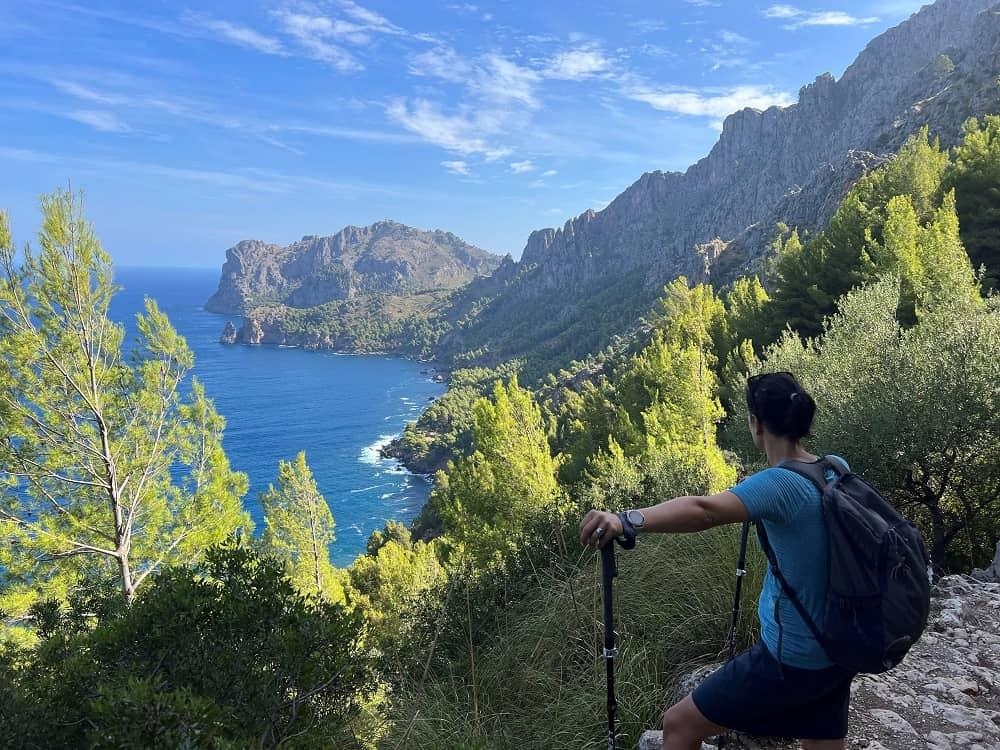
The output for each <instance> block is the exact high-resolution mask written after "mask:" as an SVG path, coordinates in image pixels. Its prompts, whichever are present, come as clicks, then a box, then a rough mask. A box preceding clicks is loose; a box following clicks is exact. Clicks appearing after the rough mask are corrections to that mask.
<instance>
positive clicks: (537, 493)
mask: <svg viewBox="0 0 1000 750" xmlns="http://www.w3.org/2000/svg"><path fill="white" fill-rule="evenodd" d="M473 419H474V426H473V428H472V444H473V446H474V450H473V451H472V453H471V454H470V455H468V456H466V457H463V458H460V459H459V460H458V461H455V462H452V463H449V465H448V469H447V471H444V472H438V476H437V485H436V487H435V489H434V492H433V494H432V496H431V503H432V505H433V506H434V508H435V509H436V510H437V512H438V513H439V515H440V516H441V518H442V519H443V520H444V523H445V529H446V531H447V533H448V534H449V535H450V536H451V537H453V538H454V539H455V540H457V541H458V542H459V543H460V544H463V545H465V547H466V548H467V549H468V550H469V552H470V554H471V555H472V557H473V558H475V559H478V560H480V561H483V562H485V561H488V560H490V559H492V558H494V557H495V556H496V555H497V554H498V553H501V552H502V551H504V550H507V549H510V548H512V547H514V546H516V545H517V543H518V541H519V538H520V534H521V532H522V531H523V530H524V529H525V528H526V526H527V525H528V523H529V522H530V521H531V520H533V519H535V518H536V517H538V516H539V515H540V514H542V513H546V512H547V513H555V512H556V511H557V510H558V505H559V500H560V499H561V492H560V489H559V485H558V483H557V482H556V468H557V463H556V461H555V460H554V459H553V457H552V455H551V453H550V452H549V443H548V437H547V433H546V429H545V423H544V421H543V419H542V414H541V410H540V409H539V408H538V405H537V404H535V402H534V400H533V399H532V396H531V393H530V391H528V390H526V389H524V388H521V387H520V386H519V385H518V383H517V378H512V379H511V380H510V382H509V383H507V384H506V385H505V384H503V383H502V382H499V381H498V382H497V384H496V387H495V388H494V390H493V399H492V400H489V399H485V398H483V399H480V400H479V401H477V402H476V404H475V406H474V407H473Z"/></svg>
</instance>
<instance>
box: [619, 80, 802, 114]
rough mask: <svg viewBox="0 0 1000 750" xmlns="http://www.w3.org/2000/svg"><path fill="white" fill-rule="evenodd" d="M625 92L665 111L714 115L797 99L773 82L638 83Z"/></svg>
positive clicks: (781, 105) (777, 104) (782, 104)
mask: <svg viewBox="0 0 1000 750" xmlns="http://www.w3.org/2000/svg"><path fill="white" fill-rule="evenodd" d="M626 95H627V96H628V97H629V98H630V99H635V100H636V101H640V102H645V103H646V104H648V105H650V106H651V107H654V108H655V109H659V110H662V111H664V112H673V113H675V114H679V115H690V116H694V117H711V118H715V119H718V118H722V117H725V116H726V115H728V114H731V113H732V112H736V111H738V110H741V109H744V108H746V107H752V108H753V109H761V110H763V109H767V108H768V107H772V106H779V107H787V106H788V105H790V104H792V103H793V102H794V101H795V100H794V99H793V98H792V96H791V94H789V93H787V92H785V91H780V90H778V89H775V88H773V87H771V86H735V87H732V88H728V89H718V88H712V89H683V88H673V89H654V88H641V87H637V88H634V89H632V90H630V91H628V92H627V93H626Z"/></svg>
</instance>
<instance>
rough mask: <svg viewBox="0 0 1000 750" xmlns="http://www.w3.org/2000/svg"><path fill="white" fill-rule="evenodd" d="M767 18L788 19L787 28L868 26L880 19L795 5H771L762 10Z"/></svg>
mask: <svg viewBox="0 0 1000 750" xmlns="http://www.w3.org/2000/svg"><path fill="white" fill-rule="evenodd" d="M762 14H763V16H764V17H765V18H776V19H780V20H784V21H788V23H787V24H785V27H784V28H786V29H798V28H802V27H803V26H867V25H869V24H872V23H877V22H878V21H879V19H878V17H877V16H863V17H861V16H852V15H851V14H850V13H847V12H845V11H842V10H820V11H807V10H803V9H802V8H798V7H796V6H794V5H783V4H781V5H771V6H769V7H767V8H765V9H764V10H763V11H762Z"/></svg>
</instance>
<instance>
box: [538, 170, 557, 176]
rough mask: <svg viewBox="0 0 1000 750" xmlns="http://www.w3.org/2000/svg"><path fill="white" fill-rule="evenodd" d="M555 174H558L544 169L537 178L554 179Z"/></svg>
mask: <svg viewBox="0 0 1000 750" xmlns="http://www.w3.org/2000/svg"><path fill="white" fill-rule="evenodd" d="M557 174H559V173H558V172H557V171H556V170H554V169H546V170H545V171H544V172H542V173H541V174H540V175H539V177H555V176H556V175H557Z"/></svg>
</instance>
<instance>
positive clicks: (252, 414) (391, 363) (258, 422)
mask: <svg viewBox="0 0 1000 750" xmlns="http://www.w3.org/2000/svg"><path fill="white" fill-rule="evenodd" d="M115 282H116V284H118V285H119V286H120V287H122V288H121V289H120V291H118V293H117V294H116V295H115V296H114V298H113V299H112V303H111V309H110V311H109V317H111V318H112V319H113V320H115V321H116V322H119V323H122V324H124V325H125V329H126V330H125V335H126V347H128V346H129V344H128V342H132V341H134V340H135V337H136V323H135V320H136V318H135V316H136V313H139V312H142V311H143V309H144V304H145V303H144V300H145V298H146V297H147V296H148V297H152V298H153V299H155V300H156V302H157V304H158V305H159V307H160V309H161V310H162V311H163V312H165V313H166V314H167V316H168V317H169V318H170V322H171V323H172V324H173V326H174V328H176V329H177V331H178V332H179V333H180V334H181V335H183V336H184V338H185V339H186V340H187V343H188V346H190V347H191V349H192V351H193V352H194V357H195V365H194V368H193V370H192V372H191V374H192V375H193V376H194V377H197V378H198V380H199V381H200V382H201V383H202V384H203V385H204V386H205V392H206V394H207V395H208V397H209V398H211V399H212V400H213V401H214V402H215V407H216V409H217V410H218V411H219V413H220V414H222V415H223V416H224V417H225V418H226V429H225V434H224V437H223V447H224V448H225V451H226V455H227V456H228V457H229V462H230V464H231V465H232V467H233V468H234V469H236V470H238V471H242V472H245V473H246V474H247V476H248V477H249V481H250V491H249V492H248V493H247V494H246V496H245V497H244V501H243V502H244V505H245V506H246V508H247V510H248V511H249V512H250V515H251V516H252V517H253V520H254V524H255V527H256V533H258V534H260V533H262V531H263V529H264V518H263V514H262V513H261V505H260V501H259V495H260V493H261V492H263V491H265V490H266V489H267V487H268V485H269V484H271V483H274V482H275V481H276V479H277V475H278V462H279V461H280V460H291V459H293V458H295V456H296V454H298V452H299V451H302V450H304V451H305V452H306V460H307V461H308V463H309V466H310V468H311V469H312V472H313V474H314V476H315V478H316V482H317V484H318V486H319V490H320V492H321V493H322V494H323V496H324V497H325V498H326V501H327V503H328V504H329V505H330V510H331V511H332V512H333V517H334V520H335V522H336V541H335V542H334V544H333V545H332V546H331V548H330V558H331V560H332V561H333V562H334V563H335V564H336V565H338V566H341V567H344V566H347V565H349V564H350V563H351V562H352V561H353V560H354V559H355V558H356V557H357V556H358V555H359V554H361V553H362V552H364V550H365V544H366V542H367V540H368V537H369V535H370V534H371V533H372V532H373V531H375V530H377V529H380V528H382V527H383V526H384V525H385V522H386V521H387V520H390V519H393V520H399V521H403V522H409V521H410V520H412V518H413V517H414V516H415V515H416V514H417V513H418V512H419V511H420V509H421V507H422V506H423V504H424V502H425V501H426V500H427V497H428V495H429V494H430V489H431V482H430V478H429V477H423V476H420V475H415V474H411V473H410V472H408V471H407V470H406V469H405V468H404V467H403V466H401V465H400V464H399V462H397V461H395V460H393V459H383V458H380V456H379V448H380V447H381V446H382V445H384V444H385V443H387V442H388V441H389V440H391V439H392V438H393V437H395V436H396V435H399V434H400V433H401V432H402V430H403V427H404V426H405V425H406V423H407V422H409V421H413V420H415V419H416V418H417V417H418V416H419V415H420V413H421V411H423V409H424V408H425V407H426V406H427V404H428V403H429V402H430V401H432V400H433V399H435V398H436V397H438V396H439V395H441V393H442V392H443V391H444V386H443V385H442V384H440V383H437V382H435V381H434V380H433V373H432V371H431V370H430V369H429V366H428V365H427V364H426V363H419V362H415V361H411V360H407V359H401V358H398V357H389V356H379V355H350V354H338V353H335V352H326V351H305V350H302V349H297V348H293V347H278V346H244V345H238V344H237V345H227V344H221V343H219V334H220V333H221V332H222V328H223V326H224V325H225V323H226V321H227V320H233V322H234V323H235V324H236V325H237V326H238V325H239V318H238V316H227V315H218V314H214V313H210V312H206V311H205V309H204V307H203V305H204V303H205V301H206V300H207V299H208V298H209V297H210V296H211V295H212V293H213V292H214V291H215V289H216V286H217V285H218V282H219V271H217V270H213V269H193V268H130V267H124V268H117V269H116V270H115ZM186 385H187V387H190V377H189V380H188V383H187V384H186Z"/></svg>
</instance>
